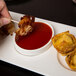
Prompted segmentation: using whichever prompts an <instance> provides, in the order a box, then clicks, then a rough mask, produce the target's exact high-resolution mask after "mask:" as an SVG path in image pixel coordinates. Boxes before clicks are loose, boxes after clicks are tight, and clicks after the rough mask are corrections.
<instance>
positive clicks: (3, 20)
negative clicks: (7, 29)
mask: <svg viewBox="0 0 76 76" xmlns="http://www.w3.org/2000/svg"><path fill="white" fill-rule="evenodd" d="M10 22H11V19H8V18H3V17H2V18H0V26H3V25H6V24H9V23H10Z"/></svg>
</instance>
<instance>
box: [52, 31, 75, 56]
mask: <svg viewBox="0 0 76 76" xmlns="http://www.w3.org/2000/svg"><path fill="white" fill-rule="evenodd" d="M52 43H53V45H54V47H55V48H56V49H57V51H58V52H59V53H61V54H62V55H68V54H69V53H70V52H72V51H73V50H74V49H75V47H76V39H75V37H74V35H72V34H70V33H69V31H66V32H63V33H60V34H57V35H55V36H54V37H53V38H52Z"/></svg>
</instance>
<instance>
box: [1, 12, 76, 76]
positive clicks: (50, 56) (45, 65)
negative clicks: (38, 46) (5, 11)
mask: <svg viewBox="0 0 76 76" xmlns="http://www.w3.org/2000/svg"><path fill="white" fill-rule="evenodd" d="M10 14H11V16H12V18H13V19H14V20H17V21H19V20H20V17H21V16H23V14H19V13H14V12H10ZM36 21H42V22H48V23H49V24H51V25H52V26H53V28H54V31H55V34H58V33H60V32H64V31H67V30H69V31H70V32H71V33H72V34H74V35H75V36H76V27H72V26H68V25H65V24H60V23H56V22H53V21H48V20H44V19H40V18H36ZM0 60H3V61H5V62H8V63H11V64H14V65H17V66H20V67H22V68H26V69H29V70H32V71H34V72H37V73H40V74H43V75H46V76H76V72H73V71H69V70H67V69H65V68H64V67H62V66H61V65H60V64H59V62H58V60H57V52H56V50H55V48H54V47H53V45H52V46H51V47H50V49H49V50H47V51H46V52H44V53H43V54H41V55H38V56H34V57H28V56H23V55H21V54H19V53H18V52H17V51H16V50H15V48H14V45H13V37H12V36H8V37H6V38H4V39H3V40H1V39H0Z"/></svg>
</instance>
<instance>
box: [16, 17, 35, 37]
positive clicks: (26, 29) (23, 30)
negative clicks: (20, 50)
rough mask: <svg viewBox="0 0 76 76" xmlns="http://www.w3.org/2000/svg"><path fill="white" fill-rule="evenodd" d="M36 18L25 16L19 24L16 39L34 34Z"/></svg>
mask: <svg viewBox="0 0 76 76" xmlns="http://www.w3.org/2000/svg"><path fill="white" fill-rule="evenodd" d="M34 21H35V18H34V17H33V16H23V17H22V18H21V20H20V22H19V24H18V26H19V28H18V29H17V30H16V37H18V36H25V35H27V34H28V33H30V32H32V30H33V27H34Z"/></svg>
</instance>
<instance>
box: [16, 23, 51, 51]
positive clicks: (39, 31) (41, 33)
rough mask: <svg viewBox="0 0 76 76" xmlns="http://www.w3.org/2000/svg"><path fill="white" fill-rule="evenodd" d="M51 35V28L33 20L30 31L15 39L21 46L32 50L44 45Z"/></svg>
mask: <svg viewBox="0 0 76 76" xmlns="http://www.w3.org/2000/svg"><path fill="white" fill-rule="evenodd" d="M51 36H52V29H51V28H50V27H49V26H48V25H47V24H45V23H41V22H35V28H34V30H33V32H32V33H30V34H28V35H26V36H22V37H19V39H18V41H16V43H17V45H18V46H20V47H21V48H24V49H28V50H33V49H37V48H40V47H42V46H44V45H45V44H46V43H48V41H49V40H50V38H51Z"/></svg>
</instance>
